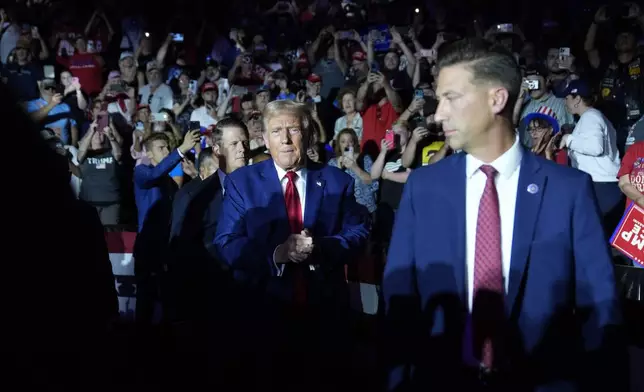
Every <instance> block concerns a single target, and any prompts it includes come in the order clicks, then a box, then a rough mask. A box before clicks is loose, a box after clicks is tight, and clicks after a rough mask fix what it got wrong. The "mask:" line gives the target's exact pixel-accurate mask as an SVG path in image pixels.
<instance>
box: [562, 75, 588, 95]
mask: <svg viewBox="0 0 644 392" xmlns="http://www.w3.org/2000/svg"><path fill="white" fill-rule="evenodd" d="M569 95H579V96H580V97H584V98H588V97H590V96H592V91H590V87H588V84H586V83H585V82H584V81H583V80H579V79H577V80H571V81H570V83H568V87H566V89H565V90H564V92H563V96H564V97H567V96H569Z"/></svg>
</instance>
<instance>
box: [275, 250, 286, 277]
mask: <svg viewBox="0 0 644 392" xmlns="http://www.w3.org/2000/svg"><path fill="white" fill-rule="evenodd" d="M281 246H282V245H278V246H277V247H276V248H275V250H274V251H273V265H274V266H275V270H276V271H277V276H278V277H280V276H282V275H283V274H284V264H277V262H276V261H275V256H277V251H278V250H279V249H280V247H281Z"/></svg>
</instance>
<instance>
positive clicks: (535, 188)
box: [528, 184, 539, 195]
mask: <svg viewBox="0 0 644 392" xmlns="http://www.w3.org/2000/svg"><path fill="white" fill-rule="evenodd" d="M528 192H530V193H532V194H533V195H534V194H535V193H537V192H539V187H538V186H537V184H530V185H528Z"/></svg>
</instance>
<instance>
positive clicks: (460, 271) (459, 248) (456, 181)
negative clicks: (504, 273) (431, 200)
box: [439, 153, 467, 303]
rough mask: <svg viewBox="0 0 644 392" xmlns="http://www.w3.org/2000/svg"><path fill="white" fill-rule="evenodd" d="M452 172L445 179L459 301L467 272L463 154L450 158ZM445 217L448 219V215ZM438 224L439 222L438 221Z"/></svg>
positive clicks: (465, 288) (464, 290) (464, 295)
mask: <svg viewBox="0 0 644 392" xmlns="http://www.w3.org/2000/svg"><path fill="white" fill-rule="evenodd" d="M452 164H453V167H452V169H453V172H452V174H451V175H449V176H446V177H445V178H446V179H449V180H450V181H451V186H450V187H449V188H448V193H447V195H446V197H448V198H449V199H450V200H451V201H452V203H453V207H454V208H453V209H452V211H453V214H454V215H452V218H451V219H454V220H455V222H456V224H455V228H456V232H454V233H451V235H452V238H453V239H454V241H456V248H455V249H456V254H455V255H454V256H455V259H454V263H453V266H454V280H455V281H456V289H457V291H458V295H459V297H460V299H461V301H464V302H463V303H467V302H466V298H467V296H466V293H467V284H466V282H467V274H466V266H467V260H466V253H465V250H466V246H467V244H466V239H467V228H466V224H465V214H466V201H465V200H466V192H467V187H466V185H467V177H466V175H467V174H466V170H465V167H466V165H465V154H464V153H460V154H457V155H456V156H455V157H454V159H453V160H452ZM447 219H450V218H449V217H448V218H447ZM439 224H440V223H439Z"/></svg>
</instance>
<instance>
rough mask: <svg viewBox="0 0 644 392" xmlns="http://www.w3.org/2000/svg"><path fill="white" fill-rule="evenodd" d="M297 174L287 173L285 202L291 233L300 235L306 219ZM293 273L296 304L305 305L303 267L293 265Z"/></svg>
mask: <svg viewBox="0 0 644 392" xmlns="http://www.w3.org/2000/svg"><path fill="white" fill-rule="evenodd" d="M297 177H298V175H297V173H295V172H294V171H289V172H286V178H287V179H288V182H287V183H286V192H284V202H285V203H286V213H287V214H288V222H289V224H290V226H291V233H293V234H299V233H301V232H302V230H304V219H303V218H302V203H301V202H300V194H299V193H298V192H297V187H296V186H295V181H297ZM293 267H294V268H293V273H294V275H295V287H294V292H295V303H296V304H298V305H303V304H305V303H306V281H305V279H304V270H303V267H304V266H303V265H298V264H293Z"/></svg>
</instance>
